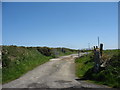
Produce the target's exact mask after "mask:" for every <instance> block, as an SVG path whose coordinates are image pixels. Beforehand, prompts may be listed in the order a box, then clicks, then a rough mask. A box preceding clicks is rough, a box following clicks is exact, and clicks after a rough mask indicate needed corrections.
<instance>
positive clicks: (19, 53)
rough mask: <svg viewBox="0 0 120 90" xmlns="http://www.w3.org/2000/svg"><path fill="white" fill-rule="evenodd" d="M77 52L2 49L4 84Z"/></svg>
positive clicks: (63, 49)
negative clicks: (39, 66) (54, 59)
mask: <svg viewBox="0 0 120 90" xmlns="http://www.w3.org/2000/svg"><path fill="white" fill-rule="evenodd" d="M76 52H77V50H72V49H67V48H49V47H20V46H19V47H18V46H13V45H12V46H3V47H2V83H6V82H9V81H12V80H14V79H17V78H19V77H20V76H22V75H23V74H25V73H26V72H28V71H29V70H32V69H33V68H35V67H36V66H38V65H40V64H43V63H45V62H47V61H49V59H51V58H56V57H59V56H63V55H68V54H72V53H76Z"/></svg>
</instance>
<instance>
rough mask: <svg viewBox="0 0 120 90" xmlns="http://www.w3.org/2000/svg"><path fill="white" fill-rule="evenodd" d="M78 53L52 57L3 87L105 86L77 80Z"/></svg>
mask: <svg viewBox="0 0 120 90" xmlns="http://www.w3.org/2000/svg"><path fill="white" fill-rule="evenodd" d="M81 55H83V54H81ZM76 57H78V55H77V54H72V55H68V56H62V57H59V58H55V59H51V60H50V61H49V62H47V63H45V64H43V65H40V66H38V67H37V68H35V69H33V70H32V71H29V72H28V73H26V74H25V75H23V76H21V77H20V78H18V79H16V80H14V81H11V82H9V83H6V84H4V85H3V86H2V87H3V88H75V87H77V88H87V87H88V88H97V87H98V88H100V87H101V88H102V87H103V88H105V87H106V86H102V85H95V84H91V83H87V82H84V81H79V82H78V81H76V78H77V77H76V76H75V63H74V60H75V58H76Z"/></svg>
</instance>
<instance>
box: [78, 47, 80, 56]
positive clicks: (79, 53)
mask: <svg viewBox="0 0 120 90" xmlns="http://www.w3.org/2000/svg"><path fill="white" fill-rule="evenodd" d="M78 57H80V49H78Z"/></svg>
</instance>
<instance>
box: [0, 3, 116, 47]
mask: <svg viewBox="0 0 120 90" xmlns="http://www.w3.org/2000/svg"><path fill="white" fill-rule="evenodd" d="M117 4H118V3H117V2H111V3H110V2H106V3H105V2H104V3H100V2H98V3H95V2H85V3H83V2H79V3H74V2H71V3H70V2H67V3H65V2H64V3H62V2H58V3H55V2H49V3H47V2H45V3H43V2H37V3H33V2H31V3H30V2H26V3H25V2H18V3H5V2H4V3H3V4H2V6H3V7H2V10H3V11H2V15H3V21H2V24H3V31H2V35H3V45H20V46H48V47H68V48H75V49H79V48H80V49H82V48H87V47H88V43H90V46H93V45H97V37H98V36H99V37H100V42H101V43H103V44H104V45H105V46H104V48H105V49H108V48H117V47H118V6H117Z"/></svg>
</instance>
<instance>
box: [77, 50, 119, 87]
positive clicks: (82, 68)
mask: <svg viewBox="0 0 120 90" xmlns="http://www.w3.org/2000/svg"><path fill="white" fill-rule="evenodd" d="M103 56H104V57H103V58H105V59H109V60H108V62H107V66H106V67H105V68H101V69H100V71H99V72H98V73H95V72H94V71H93V67H94V59H93V54H90V55H88V56H84V57H81V58H78V59H76V61H75V62H76V75H77V76H78V77H79V78H83V79H86V80H90V81H92V82H95V83H98V84H104V85H108V86H110V87H117V88H118V87H120V51H118V50H106V51H104V52H103Z"/></svg>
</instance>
